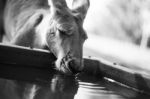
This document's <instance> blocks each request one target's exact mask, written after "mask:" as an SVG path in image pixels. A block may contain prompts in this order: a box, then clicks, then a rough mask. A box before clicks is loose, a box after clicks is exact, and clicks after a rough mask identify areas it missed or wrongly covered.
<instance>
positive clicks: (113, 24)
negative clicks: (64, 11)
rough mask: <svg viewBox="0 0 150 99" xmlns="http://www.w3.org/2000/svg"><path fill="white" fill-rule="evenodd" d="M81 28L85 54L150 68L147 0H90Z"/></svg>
mask: <svg viewBox="0 0 150 99" xmlns="http://www.w3.org/2000/svg"><path fill="white" fill-rule="evenodd" d="M68 4H69V5H71V1H70V0H68ZM70 7H71V6H70ZM84 29H85V31H86V32H87V35H88V39H87V41H86V42H85V44H84V56H86V57H89V56H90V57H96V58H104V59H106V60H109V61H112V62H116V63H118V64H121V65H123V66H127V67H129V68H139V69H144V70H148V71H149V70H150V66H149V64H150V50H149V47H150V1H149V0H90V8H89V10H88V13H87V16H86V19H85V21H84Z"/></svg>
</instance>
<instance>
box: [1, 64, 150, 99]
mask: <svg viewBox="0 0 150 99" xmlns="http://www.w3.org/2000/svg"><path fill="white" fill-rule="evenodd" d="M149 98H150V96H149V95H146V94H144V93H139V92H137V91H135V90H133V89H132V88H127V87H124V86H121V85H119V84H117V83H115V82H111V81H108V80H106V79H104V78H102V77H96V76H91V75H89V74H85V73H81V74H79V75H78V76H65V75H62V74H60V73H58V72H55V71H51V70H48V69H41V68H38V69H35V68H31V67H30V68H27V67H11V66H6V67H0V99H149Z"/></svg>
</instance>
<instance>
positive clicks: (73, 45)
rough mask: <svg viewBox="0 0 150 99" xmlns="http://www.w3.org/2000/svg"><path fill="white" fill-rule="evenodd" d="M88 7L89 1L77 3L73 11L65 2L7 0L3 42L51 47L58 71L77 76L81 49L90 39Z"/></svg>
mask: <svg viewBox="0 0 150 99" xmlns="http://www.w3.org/2000/svg"><path fill="white" fill-rule="evenodd" d="M1 2H2V1H1ZM88 7H89V1H88V0H74V1H73V5H72V9H69V8H68V7H67V4H66V1H65V0H8V1H7V3H6V6H5V10H4V28H5V34H4V35H3V40H2V41H3V42H4V43H10V44H15V45H20V46H27V47H34V48H41V49H43V48H45V47H48V48H49V49H50V51H51V52H52V53H53V54H54V55H55V56H56V57H57V60H56V69H58V70H60V71H62V72H64V73H68V74H71V73H76V72H78V71H81V70H82V69H83V62H82V47H83V43H84V40H85V39H86V38H87V36H86V33H85V32H84V30H83V28H82V24H83V20H84V18H85V16H86V12H87V9H88Z"/></svg>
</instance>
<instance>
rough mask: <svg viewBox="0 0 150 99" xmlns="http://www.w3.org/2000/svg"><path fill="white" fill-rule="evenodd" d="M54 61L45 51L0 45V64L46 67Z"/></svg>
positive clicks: (51, 55)
mask: <svg viewBox="0 0 150 99" xmlns="http://www.w3.org/2000/svg"><path fill="white" fill-rule="evenodd" d="M54 60H56V58H55V57H54V56H53V54H51V53H49V52H48V51H46V50H38V49H31V48H26V47H20V46H8V45H4V44H0V63H1V64H12V65H13V64H17V65H19V64H20V65H24V66H36V67H48V66H50V65H52V63H53V62H54Z"/></svg>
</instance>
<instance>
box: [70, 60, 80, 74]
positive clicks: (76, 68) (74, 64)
mask: <svg viewBox="0 0 150 99" xmlns="http://www.w3.org/2000/svg"><path fill="white" fill-rule="evenodd" d="M81 65H82V64H81V62H79V61H77V60H74V59H73V60H71V61H69V63H68V68H69V69H70V71H71V72H72V73H73V74H77V73H79V72H81V67H82V66H81Z"/></svg>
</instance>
